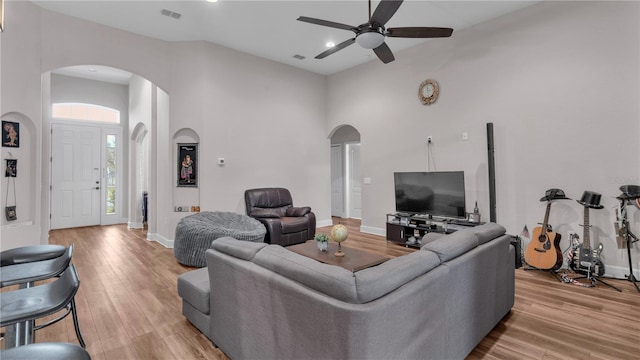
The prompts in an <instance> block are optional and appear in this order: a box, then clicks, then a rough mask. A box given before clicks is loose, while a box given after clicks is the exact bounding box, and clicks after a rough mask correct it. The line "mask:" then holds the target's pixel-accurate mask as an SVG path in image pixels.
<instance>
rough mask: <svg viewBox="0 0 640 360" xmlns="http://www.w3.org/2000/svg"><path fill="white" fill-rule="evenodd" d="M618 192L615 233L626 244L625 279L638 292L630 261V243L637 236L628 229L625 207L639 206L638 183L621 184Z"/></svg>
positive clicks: (639, 191) (635, 239) (639, 290)
mask: <svg viewBox="0 0 640 360" xmlns="http://www.w3.org/2000/svg"><path fill="white" fill-rule="evenodd" d="M620 191H622V194H620V195H619V196H618V197H616V198H617V199H618V200H619V201H620V208H619V211H618V222H617V224H616V225H617V233H618V234H617V235H618V236H619V237H620V238H621V240H622V241H623V242H626V245H627V258H628V260H629V276H628V277H627V279H628V280H629V281H631V282H632V283H633V286H635V287H636V290H638V292H640V287H638V280H637V279H636V278H635V276H634V275H633V262H632V261H631V244H633V243H635V242H636V241H638V240H639V239H638V236H636V235H635V234H634V233H633V232H631V230H630V229H629V219H628V216H627V207H628V206H629V205H636V206H638V207H640V186H639V185H623V186H621V187H620Z"/></svg>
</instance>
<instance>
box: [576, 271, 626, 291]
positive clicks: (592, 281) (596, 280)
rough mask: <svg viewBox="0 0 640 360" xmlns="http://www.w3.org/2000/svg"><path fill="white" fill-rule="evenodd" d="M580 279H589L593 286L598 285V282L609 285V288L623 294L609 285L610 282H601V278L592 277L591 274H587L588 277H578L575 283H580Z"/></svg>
mask: <svg viewBox="0 0 640 360" xmlns="http://www.w3.org/2000/svg"><path fill="white" fill-rule="evenodd" d="M578 279H588V280H589V281H591V283H592V284H594V285H595V283H597V282H598V281H599V282H601V283H603V284H605V285H607V286H608V287H610V288H612V289H615V290H617V291H618V292H622V290H620V289H619V288H617V287H615V286H613V285H611V284H609V283H608V282H606V281H604V280H601V279H600V277H599V276H592V275H591V274H587V275H586V276H578V277H577V278H573V279H572V280H573V281H578Z"/></svg>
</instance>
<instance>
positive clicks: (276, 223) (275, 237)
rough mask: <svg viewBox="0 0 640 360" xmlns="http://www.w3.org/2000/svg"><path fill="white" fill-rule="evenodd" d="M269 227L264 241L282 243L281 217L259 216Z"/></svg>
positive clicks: (259, 219)
mask: <svg viewBox="0 0 640 360" xmlns="http://www.w3.org/2000/svg"><path fill="white" fill-rule="evenodd" d="M257 220H258V221H260V222H261V223H263V224H264V226H265V227H266V228H267V234H266V235H265V236H264V242H266V243H267V244H280V243H281V242H282V222H281V221H280V218H257Z"/></svg>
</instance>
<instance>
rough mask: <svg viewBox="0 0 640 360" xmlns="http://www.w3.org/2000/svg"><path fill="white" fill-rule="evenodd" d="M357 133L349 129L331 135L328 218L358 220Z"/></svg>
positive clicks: (346, 126)
mask: <svg viewBox="0 0 640 360" xmlns="http://www.w3.org/2000/svg"><path fill="white" fill-rule="evenodd" d="M360 174H361V172H360V132H359V131H358V130H357V129H356V128H354V127H353V126H351V125H343V126H341V127H339V128H337V129H336V130H335V131H334V132H333V134H332V135H331V216H334V217H342V218H354V219H360V218H361V217H362V211H361V210H362V179H361V175H360Z"/></svg>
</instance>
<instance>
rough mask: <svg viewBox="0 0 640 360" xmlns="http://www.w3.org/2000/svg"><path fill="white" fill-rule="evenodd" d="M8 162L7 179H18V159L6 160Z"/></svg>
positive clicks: (5, 173)
mask: <svg viewBox="0 0 640 360" xmlns="http://www.w3.org/2000/svg"><path fill="white" fill-rule="evenodd" d="M6 160H7V168H6V170H5V172H4V176H5V177H16V176H18V160H17V159H6Z"/></svg>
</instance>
